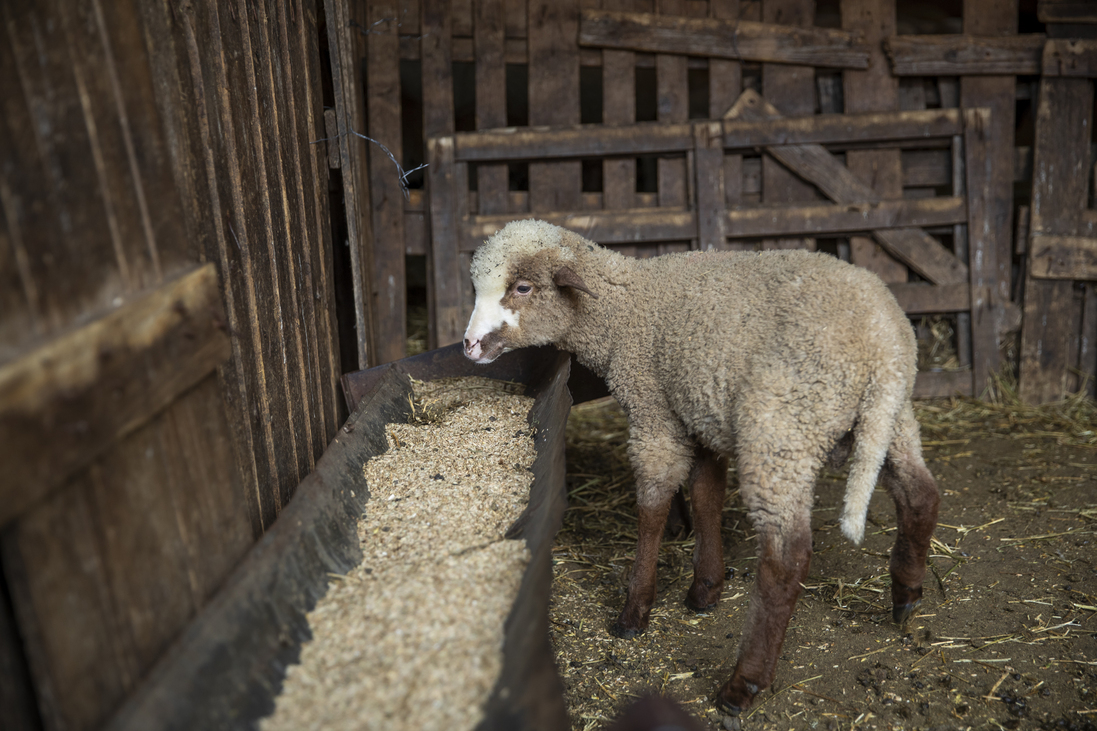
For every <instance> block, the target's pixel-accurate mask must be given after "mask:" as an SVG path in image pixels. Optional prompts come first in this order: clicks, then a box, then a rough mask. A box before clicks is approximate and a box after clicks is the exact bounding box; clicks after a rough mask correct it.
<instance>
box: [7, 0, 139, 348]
mask: <svg viewBox="0 0 1097 731" xmlns="http://www.w3.org/2000/svg"><path fill="white" fill-rule="evenodd" d="M15 10H16V8H14V7H13V5H12V4H10V3H4V4H2V7H0V19H2V20H3V23H4V30H5V32H6V38H5V42H4V43H2V44H0V46H3V47H4V48H3V50H2V51H0V53H2V54H3V55H2V56H0V64H2V65H3V69H4V71H5V73H4V74H2V77H3V78H2V80H0V100H2V103H3V111H4V116H5V118H6V122H7V132H8V133H9V134H10V135H11V136H10V137H9V136H5V137H4V138H3V139H2V140H0V161H2V162H3V164H2V165H0V180H3V184H2V185H0V189H2V190H3V195H4V198H5V199H6V200H5V201H4V203H5V206H10V211H11V212H10V213H9V214H8V218H9V227H11V226H15V227H17V232H16V233H15V234H14V235H13V237H12V243H13V244H15V245H16V246H17V247H19V246H20V244H21V248H20V249H19V255H20V256H21V257H22V259H23V263H22V266H21V268H22V270H23V272H24V274H23V277H24V280H25V283H26V284H25V286H28V287H29V288H30V294H31V297H32V301H33V306H34V309H35V310H36V311H37V312H38V313H39V314H40V316H39V319H38V322H39V324H40V327H41V330H42V332H43V333H44V334H50V333H56V332H58V331H61V330H63V329H64V328H66V327H68V326H69V325H71V324H72V323H73V322H74V321H76V320H77V319H78V318H79V317H80V316H82V315H83V314H84V313H86V312H89V311H90V312H94V311H100V310H103V309H105V308H107V307H109V306H110V304H111V302H112V300H113V299H114V298H115V297H118V296H121V295H123V294H124V293H125V292H126V290H127V287H128V284H127V282H128V281H129V277H128V276H127V274H128V273H127V272H124V271H123V270H122V268H121V267H122V263H121V262H120V261H119V260H118V258H117V257H116V255H115V251H114V245H113V241H112V239H111V236H110V229H109V227H108V225H107V221H106V215H105V211H104V209H103V207H102V205H101V204H100V203H99V201H97V200H96V199H95V197H94V196H91V195H88V191H94V190H97V189H98V186H99V180H98V175H97V173H96V166H95V163H94V160H93V157H92V141H91V140H90V139H89V137H88V131H87V120H86V119H85V118H84V113H83V109H82V107H81V104H80V94H79V91H78V88H77V84H76V80H75V78H74V77H73V69H72V65H71V63H70V59H69V56H68V43H67V41H66V39H65V37H64V32H63V27H62V26H61V24H60V23H59V22H57V21H56V18H48V17H47V16H48V15H49V14H50V11H49V8H46V7H44V6H41V5H34V4H26V5H25V7H23V8H21V9H18V10H19V12H18V13H17V14H15V13H14V11H15ZM52 130H64V132H65V133H64V134H51V133H50V132H51V131H52ZM12 171H22V172H21V173H20V174H19V178H18V179H12V177H11V174H12ZM56 282H65V283H66V286H65V287H58V286H55V283H56Z"/></svg>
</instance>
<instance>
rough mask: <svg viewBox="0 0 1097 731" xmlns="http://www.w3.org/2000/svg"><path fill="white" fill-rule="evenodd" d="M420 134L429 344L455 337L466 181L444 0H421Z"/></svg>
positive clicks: (463, 274) (462, 274)
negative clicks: (459, 173) (458, 165)
mask: <svg viewBox="0 0 1097 731" xmlns="http://www.w3.org/2000/svg"><path fill="white" fill-rule="evenodd" d="M422 13H423V15H422V17H423V21H422V22H423V36H422V40H421V41H420V47H421V49H422V52H421V56H422V59H423V62H422V63H423V134H424V136H425V137H426V138H427V164H428V167H427V186H428V189H427V192H428V193H429V199H428V200H429V205H430V211H431V250H430V254H429V256H428V264H427V265H428V268H429V271H430V274H431V283H432V287H431V289H430V291H429V292H428V298H429V300H430V309H431V343H430V344H431V347H440V346H443V345H449V344H450V343H456V342H459V341H460V340H461V338H462V336H463V333H464V329H465V323H464V322H462V321H461V284H460V282H461V280H462V279H463V278H464V277H467V276H469V274H468V272H463V271H461V266H460V261H461V260H460V256H459V255H458V248H457V247H458V243H457V221H455V220H454V216H455V215H456V212H455V205H456V196H457V195H458V192H459V191H460V194H461V195H466V194H467V190H466V186H467V182H466V181H458V180H456V179H455V177H454V165H453V137H452V135H453V131H454V119H453V40H452V38H451V18H450V4H449V2H448V1H447V0H423V4H422Z"/></svg>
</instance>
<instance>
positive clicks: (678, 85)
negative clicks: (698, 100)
mask: <svg viewBox="0 0 1097 731" xmlns="http://www.w3.org/2000/svg"><path fill="white" fill-rule="evenodd" d="M655 6H656V9H657V10H658V11H659V13H660V14H661V15H659V16H655V17H668V16H682V15H685V6H686V3H685V2H684V1H683V0H657V2H656V3H655ZM688 74H689V69H688V67H687V64H686V57H685V56H682V55H676V54H674V55H672V54H665V53H660V54H657V55H656V56H655V118H656V121H657V123H658V124H681V123H684V122H688V121H689V76H688ZM656 171H657V176H658V182H657V192H658V195H659V205H660V206H663V207H674V206H685V205H686V196H687V191H686V160H685V159H684V158H670V157H660V158H659V160H658V161H657V164H656Z"/></svg>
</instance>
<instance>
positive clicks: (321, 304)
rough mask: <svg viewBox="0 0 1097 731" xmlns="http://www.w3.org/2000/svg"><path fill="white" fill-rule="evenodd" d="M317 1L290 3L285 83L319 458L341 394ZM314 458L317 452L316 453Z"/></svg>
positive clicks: (334, 425) (332, 145)
mask: <svg viewBox="0 0 1097 731" xmlns="http://www.w3.org/2000/svg"><path fill="white" fill-rule="evenodd" d="M316 4H317V0H296V1H295V4H294V6H293V11H292V12H293V14H294V15H295V17H296V18H297V19H299V22H297V23H296V24H294V23H290V24H289V26H288V27H289V28H290V29H292V30H295V31H296V36H295V35H294V34H293V33H292V32H291V33H290V34H289V36H288V38H287V44H288V47H289V50H288V51H287V55H288V54H296V55H297V56H298V59H299V64H300V66H299V69H300V73H296V74H293V75H292V78H290V79H289V80H288V82H289V83H292V84H294V85H295V88H296V98H297V101H298V105H297V115H295V116H297V117H298V119H299V124H298V135H299V138H300V140H301V149H302V151H303V153H304V154H303V155H302V164H303V171H304V172H303V173H302V174H303V176H304V181H309V182H308V183H305V182H303V183H302V190H303V191H304V201H305V207H306V218H307V220H309V221H310V223H307V224H306V226H307V227H308V228H309V229H310V233H311V236H310V244H311V246H310V250H308V251H306V252H304V264H303V266H304V270H305V286H306V287H307V289H306V290H305V291H306V292H312V293H313V296H312V297H307V296H306V299H311V300H314V303H313V305H312V306H313V308H314V315H313V317H314V319H315V321H316V336H315V337H316V349H317V353H318V359H319V363H318V364H317V370H316V374H317V375H316V379H315V381H316V383H315V386H316V388H317V390H318V391H319V392H320V393H319V397H318V399H317V405H318V408H322V409H323V431H322V433H323V439H322V440H316V447H317V448H318V449H319V452H320V454H322V453H323V450H324V448H326V446H327V444H328V443H329V442H330V441H331V440H332V439H333V438H334V437H335V431H336V429H338V428H339V425H340V424H342V422H343V418H342V403H343V399H342V398H341V395H342V393H341V391H340V390H339V376H340V374H341V373H342V367H341V365H340V352H339V330H338V325H337V322H336V314H335V293H334V287H332V286H330V285H328V282H333V281H334V263H333V261H332V257H333V251H334V249H333V246H332V240H331V237H332V227H331V211H330V207H329V198H328V189H329V188H328V186H329V171H330V168H328V167H327V166H326V165H325V160H326V159H327V158H328V155H327V154H326V152H325V148H327V149H330V150H332V151H333V152H334V157H335V158H336V159H338V157H339V156H338V144H337V140H335V139H331V140H329V141H327V142H325V143H320V144H317V142H316V141H317V140H320V139H321V138H324V137H327V136H328V135H327V131H326V128H325V125H324V123H323V120H325V119H326V115H325V110H324V94H323V88H322V83H321V79H320V48H319V43H320V29H319V27H318V25H317V8H316ZM334 111H335V110H332V112H333V114H332V122H333V127H334V129H333V131H334V132H336V134H337V133H338V125H337V124H334V122H335V118H334ZM316 457H317V459H319V454H317V455H316Z"/></svg>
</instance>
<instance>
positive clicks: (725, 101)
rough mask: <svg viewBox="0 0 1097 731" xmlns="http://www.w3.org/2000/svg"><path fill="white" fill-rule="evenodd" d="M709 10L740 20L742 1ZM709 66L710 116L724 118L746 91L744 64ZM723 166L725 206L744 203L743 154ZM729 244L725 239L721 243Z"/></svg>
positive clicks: (722, 0) (721, 0)
mask: <svg viewBox="0 0 1097 731" xmlns="http://www.w3.org/2000/svg"><path fill="white" fill-rule="evenodd" d="M709 13H710V15H711V16H712V17H713V18H719V19H721V20H730V21H738V20H739V0H712V2H710V3H709ZM708 66H709V74H708V101H709V118H710V119H720V118H722V117H723V116H724V112H726V111H727V110H728V109H730V108H731V106H732V105H733V104H735V100H736V99H738V98H739V94H740V93H741V92H742V90H743V72H742V64H740V63H739V62H738V61H730V60H726V59H720V58H710V59H709V62H708ZM723 167H724V169H723V174H722V183H723V187H724V205H725V206H737V205H739V204H740V203H742V187H743V185H742V181H743V156H742V155H740V154H735V153H731V154H725V155H724V163H723ZM725 243H726V242H724V241H721V242H720V245H721V246H723V245H725Z"/></svg>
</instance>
